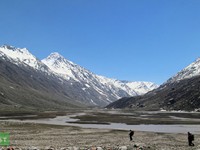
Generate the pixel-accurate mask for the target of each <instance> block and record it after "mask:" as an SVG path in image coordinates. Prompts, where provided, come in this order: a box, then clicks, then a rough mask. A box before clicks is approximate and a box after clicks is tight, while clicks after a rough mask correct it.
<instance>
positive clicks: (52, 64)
mask: <svg viewBox="0 0 200 150" xmlns="http://www.w3.org/2000/svg"><path fill="white" fill-rule="evenodd" d="M42 62H43V63H44V64H46V65H47V66H48V67H49V68H50V69H51V70H52V71H53V72H54V73H57V74H58V75H60V76H61V77H63V78H65V79H68V80H69V79H70V78H72V79H74V80H76V81H77V79H76V77H75V75H74V70H76V68H75V66H76V65H75V64H74V63H72V62H71V61H68V60H67V59H65V58H64V57H63V56H62V55H60V54H59V53H58V52H54V53H51V54H50V55H49V56H48V57H47V58H45V59H43V60H42Z"/></svg>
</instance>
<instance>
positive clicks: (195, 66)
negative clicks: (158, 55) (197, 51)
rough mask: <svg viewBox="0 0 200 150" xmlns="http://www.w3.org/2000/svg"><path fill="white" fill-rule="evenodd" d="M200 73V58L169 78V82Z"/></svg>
mask: <svg viewBox="0 0 200 150" xmlns="http://www.w3.org/2000/svg"><path fill="white" fill-rule="evenodd" d="M198 75H200V58H197V59H196V61H194V62H193V63H191V64H190V65H188V66H187V67H186V68H184V69H183V70H181V71H180V72H178V73H177V74H176V75H175V76H173V77H172V78H170V79H169V80H167V83H171V82H175V81H179V80H183V79H187V78H192V77H194V76H198Z"/></svg>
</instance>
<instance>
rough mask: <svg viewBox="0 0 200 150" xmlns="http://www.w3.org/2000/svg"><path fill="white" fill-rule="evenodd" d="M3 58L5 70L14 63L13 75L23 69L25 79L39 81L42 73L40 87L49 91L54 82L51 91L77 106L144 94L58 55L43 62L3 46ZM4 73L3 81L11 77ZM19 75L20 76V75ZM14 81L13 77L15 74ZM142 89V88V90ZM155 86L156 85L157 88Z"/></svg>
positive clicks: (0, 57)
mask: <svg viewBox="0 0 200 150" xmlns="http://www.w3.org/2000/svg"><path fill="white" fill-rule="evenodd" d="M0 59H1V60H2V61H1V63H2V67H5V66H7V64H8V63H9V64H12V65H10V66H9V67H11V66H15V67H11V68H10V69H11V70H12V71H13V72H17V70H16V69H18V70H20V69H22V70H23V71H24V72H26V77H25V76H24V80H26V79H27V76H30V77H32V78H34V77H36V78H37V77H38V73H39V74H40V75H39V76H42V78H45V79H44V80H45V83H43V80H39V81H38V82H37V84H38V86H40V85H43V86H44V87H45V88H49V84H50V83H51V82H52V83H55V86H54V85H51V86H53V87H52V92H53V91H54V92H55V91H57V93H58V95H59V96H60V97H63V99H65V98H67V99H68V100H69V99H71V101H72V103H73V102H74V101H76V103H75V104H77V103H80V104H81V105H82V104H83V105H88V106H105V105H107V104H109V103H111V102H113V101H115V100H117V99H118V98H121V97H124V96H133V95H139V94H141V93H139V92H138V93H137V92H136V91H134V89H132V88H131V87H130V86H128V85H127V84H128V82H127V83H124V82H122V81H119V80H115V79H109V78H106V77H103V76H99V75H95V74H94V73H92V72H90V71H89V70H87V69H85V68H83V67H80V66H79V65H77V64H74V63H73V62H71V61H68V60H67V59H65V58H64V57H63V56H61V55H60V54H58V53H52V54H51V55H49V56H48V57H47V58H46V59H43V60H42V61H40V60H39V59H37V58H36V57H35V56H34V55H32V54H31V53H30V52H29V51H28V50H27V49H26V48H23V49H20V48H15V47H12V46H6V45H4V46H1V47H0ZM30 70H31V71H30ZM5 71H6V72H4V73H3V72H2V77H3V78H2V80H4V79H5V78H6V77H5V74H9V72H8V70H7V69H5ZM17 75H18V76H21V75H20V74H17ZM12 78H14V75H13V76H12ZM20 79H21V77H20ZM8 80H9V79H8ZM46 81H47V82H46ZM19 82H20V81H19ZM28 82H33V81H32V80H29V81H28V80H26V82H25V83H24V85H23V86H24V87H26V86H27V84H32V83H28ZM133 83H134V82H133ZM141 83H142V84H143V85H144V86H145V85H146V84H147V83H148V82H146V84H145V83H143V82H141ZM7 84H10V83H7ZM137 84H138V82H137ZM149 84H151V83H149ZM152 85H154V84H152ZM51 86H50V87H51ZM57 86H58V87H60V88H59V90H57V89H56V88H55V87H57ZM141 87H142V85H141V86H140V87H139V88H141ZM147 87H148V86H145V89H144V90H143V92H144V91H145V90H146V91H149V90H151V88H152V87H153V86H152V87H151V88H149V89H148V88H147ZM156 87H157V85H155V88H156ZM31 89H34V90H36V91H37V90H38V89H35V87H31ZM63 94H64V95H63ZM15 103H17V101H15Z"/></svg>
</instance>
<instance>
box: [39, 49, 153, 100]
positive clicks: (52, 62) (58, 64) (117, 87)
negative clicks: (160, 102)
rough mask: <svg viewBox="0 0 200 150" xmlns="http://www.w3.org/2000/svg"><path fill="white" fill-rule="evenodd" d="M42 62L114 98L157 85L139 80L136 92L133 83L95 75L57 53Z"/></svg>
mask: <svg viewBox="0 0 200 150" xmlns="http://www.w3.org/2000/svg"><path fill="white" fill-rule="evenodd" d="M42 62H43V63H44V64H46V65H47V66H48V67H49V68H50V69H51V70H52V71H54V72H55V73H57V74H59V75H60V76H62V77H63V78H64V79H67V80H70V79H73V80H75V81H77V82H80V83H84V84H85V85H86V88H89V87H92V88H94V89H95V90H96V91H98V92H99V93H101V94H103V95H106V93H107V92H109V93H110V94H112V95H113V96H114V97H116V99H118V98H121V97H124V96H135V95H140V94H144V93H145V92H148V91H149V90H152V89H154V88H156V87H157V86H153V83H152V84H150V83H148V82H140V83H138V84H137V92H136V91H135V88H136V86H133V83H132V84H131V83H130V84H128V82H127V83H124V82H123V81H119V80H116V79H110V78H106V77H104V76H99V75H95V74H94V73H92V72H90V71H88V70H87V69H85V68H83V67H80V66H78V65H77V64H74V63H73V62H71V61H68V60H67V59H65V58H64V57H63V56H61V55H60V54H58V53H52V54H50V55H49V56H48V57H47V58H46V59H43V60H42ZM143 88H145V89H143Z"/></svg>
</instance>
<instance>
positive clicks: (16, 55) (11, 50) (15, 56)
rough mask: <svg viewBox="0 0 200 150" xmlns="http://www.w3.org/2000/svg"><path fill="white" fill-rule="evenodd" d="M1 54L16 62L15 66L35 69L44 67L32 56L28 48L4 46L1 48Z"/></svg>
mask: <svg viewBox="0 0 200 150" xmlns="http://www.w3.org/2000/svg"><path fill="white" fill-rule="evenodd" d="M0 52H1V53H3V54H5V55H6V56H7V57H8V58H10V59H12V60H13V61H15V64H17V65H18V64H19V63H22V64H25V65H28V66H30V67H32V68H35V69H41V67H44V66H43V64H41V62H40V60H38V59H37V58H36V57H35V56H34V55H32V54H31V53H30V52H29V51H28V49H26V48H16V47H13V46H8V45H3V46H1V47H0Z"/></svg>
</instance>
